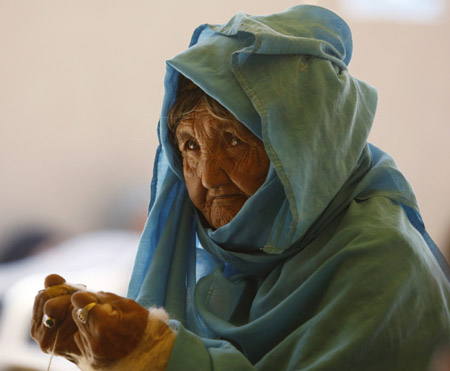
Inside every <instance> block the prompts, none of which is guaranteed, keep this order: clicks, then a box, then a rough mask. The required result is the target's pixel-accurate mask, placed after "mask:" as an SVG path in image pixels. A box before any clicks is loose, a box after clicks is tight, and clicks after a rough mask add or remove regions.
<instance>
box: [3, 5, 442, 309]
mask: <svg viewBox="0 0 450 371" xmlns="http://www.w3.org/2000/svg"><path fill="white" fill-rule="evenodd" d="M298 3H301V1H289V0H278V1H273V0H270V1H269V0H252V1H250V0H227V1H217V2H211V1H206V0H191V1H187V2H180V1H175V0H166V1H150V0H126V1H125V0H120V1H119V0H96V1H87V0H78V1H68V0H40V1H31V0H0V180H1V182H0V187H1V188H0V189H1V192H0V205H1V206H0V248H1V246H2V243H3V241H4V240H7V239H8V237H9V236H10V235H11V234H13V233H15V232H17V231H18V230H21V229H23V228H28V227H29V226H37V227H42V228H43V229H48V230H49V231H52V232H56V233H55V234H56V235H58V236H59V237H63V238H67V237H71V236H75V235H77V234H80V233H86V232H89V231H94V230H99V229H104V228H128V229H134V230H139V229H140V228H141V227H142V221H143V219H144V217H145V214H146V210H147V203H148V200H149V189H150V180H151V176H152V166H153V156H154V152H155V149H156V145H157V137H156V125H157V122H158V116H159V111H160V106H161V101H162V95H163V90H162V88H163V77H164V71H165V60H167V59H169V58H171V57H172V56H173V55H175V54H177V53H178V52H180V51H182V50H183V49H185V48H186V47H187V45H188V43H189V40H190V37H191V34H192V31H193V30H194V28H195V27H196V26H198V25H199V24H202V23H205V22H208V23H223V22H226V21H227V20H228V19H229V18H230V17H231V16H232V15H234V14H235V13H236V12H237V11H240V10H242V11H244V12H246V13H249V14H255V15H256V14H268V13H274V12H280V11H283V10H285V9H286V8H288V7H290V6H293V5H296V4H298ZM304 3H312V4H316V5H321V6H325V7H328V8H331V9H332V10H334V11H336V12H337V13H338V14H340V15H341V16H342V17H343V18H344V19H345V20H346V21H347V22H348V23H349V25H350V28H351V29H352V31H353V37H354V52H353V60H352V62H351V63H350V68H349V69H350V72H351V73H352V74H353V75H354V76H356V77H358V78H360V79H362V80H365V81H367V82H369V83H371V84H372V85H374V86H376V87H377V88H378V90H379V106H378V112H377V116H376V120H375V123H374V127H373V131H372V135H371V138H370V140H371V142H373V143H374V144H375V145H377V146H379V147H381V148H383V149H384V150H386V151H387V152H389V153H390V154H391V155H393V156H394V158H395V159H396V161H397V163H398V165H399V167H400V168H401V169H402V171H403V172H404V173H405V174H406V176H407V177H408V179H409V180H410V181H411V183H412V184H413V187H414V189H415V191H416V194H417V197H418V200H419V205H420V207H421V210H422V214H423V217H424V220H425V224H426V226H427V228H428V230H429V232H430V234H431V236H432V237H433V238H434V239H435V241H436V242H437V244H438V245H439V247H440V248H441V249H442V250H444V251H447V249H448V248H450V193H449V190H450V172H449V168H450V165H449V161H450V145H449V144H448V142H449V140H450V109H449V106H450V68H449V65H450V4H449V1H448V0H434V1H433V0H427V1H420V0H409V1H405V0H403V1H402V0H377V1H376V2H374V1H362V0H322V1H304ZM374 4H377V5H376V6H374ZM0 269H1V268H0ZM47 269H49V270H50V271H53V270H56V271H57V267H55V269H51V268H49V267H48V266H45V268H44V267H42V269H41V270H42V273H50V272H49V271H48V270H47ZM28 271H29V269H28ZM32 271H33V272H32V273H38V272H37V271H36V269H33V270H32ZM26 272H27V270H25V271H24V273H22V274H23V276H25V275H26ZM77 277H78V276H77ZM0 294H1V293H0ZM30 300H31V301H32V298H31V299H30Z"/></svg>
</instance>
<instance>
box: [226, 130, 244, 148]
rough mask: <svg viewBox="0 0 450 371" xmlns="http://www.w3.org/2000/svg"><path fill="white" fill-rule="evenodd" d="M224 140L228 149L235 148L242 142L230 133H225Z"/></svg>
mask: <svg viewBox="0 0 450 371" xmlns="http://www.w3.org/2000/svg"><path fill="white" fill-rule="evenodd" d="M225 140H226V142H227V144H228V145H229V146H230V147H236V146H237V145H239V144H241V143H242V140H240V139H239V138H238V137H237V136H235V135H233V134H231V133H227V134H226V135H225Z"/></svg>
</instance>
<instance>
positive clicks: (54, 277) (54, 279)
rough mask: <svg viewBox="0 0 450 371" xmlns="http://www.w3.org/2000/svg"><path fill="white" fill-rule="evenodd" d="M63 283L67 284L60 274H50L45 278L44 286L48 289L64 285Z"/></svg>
mask: <svg viewBox="0 0 450 371" xmlns="http://www.w3.org/2000/svg"><path fill="white" fill-rule="evenodd" d="M63 283H66V280H65V279H64V278H63V277H61V276H60V275H58V274H50V275H48V276H47V277H45V281H44V286H45V288H48V287H51V286H56V285H62V284H63Z"/></svg>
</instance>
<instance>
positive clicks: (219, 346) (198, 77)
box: [128, 5, 450, 370]
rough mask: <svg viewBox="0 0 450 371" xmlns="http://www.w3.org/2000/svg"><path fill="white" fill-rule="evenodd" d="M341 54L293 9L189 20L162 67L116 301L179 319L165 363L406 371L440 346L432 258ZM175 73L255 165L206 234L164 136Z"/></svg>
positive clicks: (340, 47)
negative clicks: (129, 269) (145, 173)
mask: <svg viewBox="0 0 450 371" xmlns="http://www.w3.org/2000/svg"><path fill="white" fill-rule="evenodd" d="M351 55H352V38H351V33H350V30H349V28H348V26H347V25H346V23H345V22H344V21H343V20H342V19H341V18H339V17H338V16H337V15H336V14H334V13H332V12H331V11H328V10H326V9H324V8H320V7H315V6H310V5H300V6H296V7H293V8H290V9H288V10H287V11H285V12H283V13H279V14H273V15H269V16H249V15H246V14H243V13H239V14H237V15H236V16H235V17H233V18H232V19H231V20H230V21H229V22H228V23H227V24H225V25H202V26H200V27H199V28H197V30H195V32H194V34H193V37H192V41H191V45H190V47H189V48H188V49H187V50H185V51H184V52H182V53H181V54H179V55H177V56H176V57H174V58H173V59H171V60H169V61H168V62H167V71H166V78H165V96H164V101H163V108H162V113H161V119H160V123H159V126H158V132H159V139H160V146H159V148H158V151H157V155H156V159H155V167H154V174H153V180H152V190H151V191H152V197H151V204H150V209H149V215H148V220H147V223H146V226H145V229H144V232H143V234H142V238H141V243H140V246H139V251H138V254H137V257H136V262H135V267H134V271H133V275H132V278H131V282H130V286H129V293H128V295H129V297H130V298H132V299H135V300H137V301H138V302H139V303H140V304H142V305H143V306H147V307H148V306H162V307H164V308H165V309H166V310H167V311H168V312H169V315H170V316H171V318H172V319H173V320H174V322H176V323H177V324H178V325H179V328H180V331H179V334H178V337H177V341H176V343H175V347H174V350H173V351H172V355H171V359H170V361H169V366H168V368H169V369H190V368H189V367H191V366H192V367H193V368H192V369H202V370H203V369H205V370H208V369H214V370H216V369H217V370H219V369H224V370H229V369H239V370H244V369H254V368H256V369H267V370H274V369H308V370H309V369H311V370H313V369H318V370H324V369H335V370H336V369H344V368H339V367H346V368H345V369H365V370H369V369H374V370H380V369H399V368H395V365H397V366H398V365H400V364H402V365H404V364H406V363H404V362H405V359H406V358H408V362H411V365H412V366H413V365H414V367H419V368H414V367H412V368H404V369H421V368H420V367H424V365H425V364H426V362H428V361H429V359H430V358H431V355H432V351H433V349H434V348H435V347H436V346H438V345H439V344H441V343H445V342H446V341H449V340H450V339H449V333H450V331H449V327H450V315H449V313H448V308H447V306H448V305H447V303H448V301H449V300H450V299H449V298H450V294H449V292H450V290H449V285H448V281H447V280H446V279H445V277H444V274H443V272H442V270H441V268H439V265H438V263H437V260H436V258H435V257H434V256H433V254H435V255H436V257H437V258H438V259H439V260H440V262H441V264H442V267H443V269H446V268H445V266H446V265H445V261H443V260H442V259H441V257H440V255H439V250H438V249H437V248H436V247H435V245H434V244H433V242H432V240H431V238H430V237H429V236H428V234H427V233H426V231H425V228H424V226H423V223H422V221H421V218H420V213H419V209H418V206H417V202H416V199H415V196H414V193H413V191H412V188H411V186H410V184H409V183H408V181H407V180H406V179H405V178H404V176H403V175H402V174H401V173H400V171H399V170H398V169H397V167H396V165H395V163H394V162H393V160H392V159H391V158H390V157H389V156H388V155H387V154H385V153H384V152H382V151H381V150H380V149H378V148H376V147H375V146H372V145H369V144H368V143H367V136H368V134H369V131H370V128H371V125H372V122H373V119H374V115H375V111H376V103H377V92H376V90H375V89H374V88H373V87H372V86H370V85H368V84H367V83H365V82H363V81H360V80H358V79H356V78H354V77H353V76H351V75H350V74H349V72H348V64H349V62H350V59H351ZM179 74H182V75H184V76H185V77H187V78H189V79H191V80H192V81H193V82H194V83H195V84H197V85H198V86H199V87H200V88H201V89H203V90H204V91H205V92H206V93H207V94H209V95H210V96H212V97H213V98H215V99H216V100H218V101H219V102H220V103H221V104H222V105H223V106H224V107H226V108H227V109H228V110H229V111H231V112H232V113H233V114H234V115H235V116H236V117H237V118H238V120H239V121H240V122H242V123H243V124H244V125H246V126H247V127H248V128H249V129H250V130H251V131H252V132H253V133H254V134H255V135H257V136H258V137H259V138H260V139H261V140H262V141H263V143H264V146H265V149H266V152H267V154H268V156H269V159H270V162H271V165H270V169H269V173H268V176H267V179H266V181H265V183H264V184H263V185H262V186H261V188H260V189H259V190H258V191H257V192H256V193H255V194H254V195H253V196H252V197H251V198H250V199H249V200H248V201H247V202H246V203H245V204H244V206H243V207H242V209H241V210H240V211H239V213H238V214H237V215H236V217H235V218H234V219H233V220H232V221H231V222H230V223H228V224H226V225H224V226H223V227H220V228H218V229H217V230H212V229H209V228H206V227H204V226H202V224H201V222H200V219H199V218H198V215H197V211H196V210H195V208H194V207H193V205H192V203H191V201H190V200H189V197H188V195H187V190H186V186H185V184H184V179H183V174H182V164H181V160H180V158H179V157H178V154H177V152H176V151H175V150H174V148H173V146H172V144H171V143H170V141H169V135H168V128H167V123H166V117H167V113H168V111H169V110H170V107H171V106H172V104H173V103H174V100H175V96H176V91H177V81H178V76H179ZM430 249H432V251H431V250H430ZM414 293H415V295H414ZM407 307H409V308H411V307H413V308H414V309H415V310H417V311H418V312H416V316H412V315H411V314H408V313H407V309H408V308H407ZM408 310H409V309H408ZM340 319H341V320H342V321H344V323H342V322H340ZM415 331H417V332H418V335H417V336H416V337H414V336H412V337H411V334H413V333H414V332H415ZM419 336H420V337H421V339H419ZM430 337H432V338H433V341H431V340H430ZM405 339H407V340H405ZM422 341H426V342H427V345H426V346H423V344H421V342H422ZM419 349H421V352H422V353H421V355H418V351H419ZM382 355H383V356H382ZM389 357H390V360H389V359H388V358H389ZM418 358H420V361H419V360H418ZM187 359H189V360H187ZM189 362H191V363H189ZM189 365H191V366H189ZM357 365H359V366H357ZM362 365H365V366H364V367H362ZM381 366H383V367H381ZM183 367H184V368H183ZM186 367H187V368H186ZM233 367H234V368H233ZM358 367H361V368H358ZM371 367H373V368H371Z"/></svg>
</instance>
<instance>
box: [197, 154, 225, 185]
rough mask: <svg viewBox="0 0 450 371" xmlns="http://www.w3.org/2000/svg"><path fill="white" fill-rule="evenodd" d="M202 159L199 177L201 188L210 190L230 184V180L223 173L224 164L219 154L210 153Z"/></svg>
mask: <svg viewBox="0 0 450 371" xmlns="http://www.w3.org/2000/svg"><path fill="white" fill-rule="evenodd" d="M202 157H203V158H202V160H201V162H202V166H200V171H201V174H200V176H201V180H202V185H203V187H205V188H206V189H212V188H217V187H220V186H222V185H224V184H227V183H229V182H230V178H229V177H228V174H227V172H226V171H225V162H224V160H223V159H222V156H220V154H217V153H212V154H209V155H207V156H202Z"/></svg>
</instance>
